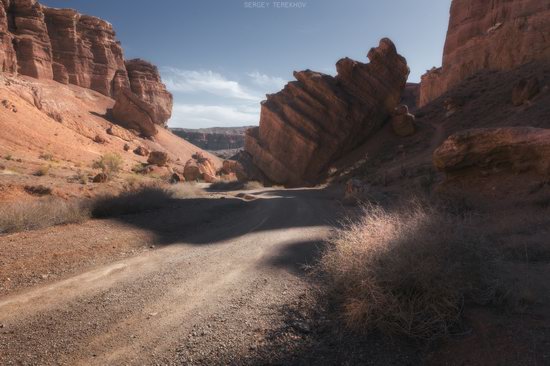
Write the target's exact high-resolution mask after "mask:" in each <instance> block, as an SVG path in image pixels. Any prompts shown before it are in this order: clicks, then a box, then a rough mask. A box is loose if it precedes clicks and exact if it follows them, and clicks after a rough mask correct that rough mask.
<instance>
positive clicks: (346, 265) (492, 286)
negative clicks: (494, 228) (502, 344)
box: [317, 202, 501, 340]
mask: <svg viewBox="0 0 550 366" xmlns="http://www.w3.org/2000/svg"><path fill="white" fill-rule="evenodd" d="M319 264H320V265H319V267H318V270H317V274H319V275H321V276H323V277H324V279H325V280H326V281H325V283H326V284H327V287H326V290H327V294H328V295H329V298H330V299H331V300H333V301H334V302H335V304H336V307H337V309H339V311H341V312H342V316H343V319H344V321H345V323H346V324H347V325H348V326H349V327H350V328H352V329H354V330H357V331H368V330H373V329H377V330H379V331H382V332H383V333H385V334H387V335H390V336H392V335H401V336H403V335H404V336H406V337H410V338H412V339H420V340H434V339H437V338H441V337H445V336H447V335H449V334H450V333H452V331H453V329H456V327H457V326H458V325H460V321H461V314H462V309H463V305H464V304H465V303H468V302H475V303H478V304H486V303H489V302H497V301H499V300H500V299H499V296H500V295H499V294H501V292H500V291H499V288H500V284H499V282H498V280H497V275H496V273H497V271H496V268H497V266H496V264H497V260H496V254H495V253H494V252H493V251H492V250H490V249H489V246H488V245H487V244H486V242H485V241H484V239H483V238H482V237H481V236H480V234H479V232H478V231H476V230H475V229H474V228H472V227H471V226H469V225H468V222H467V219H464V218H460V217H457V216H454V215H451V214H448V213H446V212H445V210H444V209H441V208H434V207H430V206H429V205H427V204H421V203H418V202H412V203H407V204H405V205H404V206H402V207H401V208H399V209H397V210H395V211H388V210H386V209H383V208H381V207H368V208H365V209H364V212H363V214H362V216H361V217H360V219H359V220H358V221H355V222H351V221H350V222H347V223H346V224H345V225H344V227H343V228H342V229H340V230H338V231H337V232H336V234H335V236H334V237H333V238H332V239H331V241H330V243H329V245H328V248H327V249H326V251H325V252H324V254H323V256H322V257H321V259H320V263H319Z"/></svg>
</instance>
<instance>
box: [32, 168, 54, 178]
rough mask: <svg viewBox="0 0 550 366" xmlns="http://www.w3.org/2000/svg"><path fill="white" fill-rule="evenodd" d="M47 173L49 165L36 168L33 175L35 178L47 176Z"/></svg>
mask: <svg viewBox="0 0 550 366" xmlns="http://www.w3.org/2000/svg"><path fill="white" fill-rule="evenodd" d="M49 172H50V166H49V165H42V166H41V167H40V168H38V169H37V170H36V171H35V172H34V175H35V176H37V177H43V176H46V175H48V173H49Z"/></svg>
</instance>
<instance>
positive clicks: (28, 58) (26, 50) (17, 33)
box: [0, 0, 172, 132]
mask: <svg viewBox="0 0 550 366" xmlns="http://www.w3.org/2000/svg"><path fill="white" fill-rule="evenodd" d="M0 41H1V43H0V71H2V72H9V73H12V74H20V75H25V76H31V77H34V78H37V79H46V80H52V79H53V80H55V81H58V82H60V83H62V84H73V85H78V86H81V87H84V88H87V89H92V90H95V91H97V92H99V93H101V94H103V95H106V96H108V97H112V98H117V97H118V96H119V95H120V94H121V91H122V90H126V89H128V90H131V91H132V92H133V93H134V94H135V95H136V96H137V97H138V98H139V99H141V101H142V102H143V103H147V104H148V109H150V110H151V111H152V113H151V119H152V121H153V123H154V124H155V125H161V126H164V125H165V124H166V122H167V121H168V119H169V118H170V116H171V113H172V95H171V94H170V93H169V92H168V91H167V90H166V87H165V86H164V84H162V82H161V80H160V75H159V73H158V70H157V68H156V67H155V66H153V65H151V64H150V63H148V62H146V61H142V60H131V61H125V60H124V54H123V50H122V47H121V45H120V42H119V41H118V40H117V39H116V36H115V31H114V29H113V26H112V25H111V24H110V23H108V22H106V21H104V20H102V19H99V18H96V17H93V16H88V15H83V14H79V13H78V12H76V11H75V10H72V9H54V8H48V7H45V6H43V5H41V4H39V3H38V2H37V1H36V0H2V2H0ZM126 122H127V123H126V124H130V122H128V121H126ZM149 132H150V129H149Z"/></svg>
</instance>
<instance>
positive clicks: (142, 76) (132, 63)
mask: <svg viewBox="0 0 550 366" xmlns="http://www.w3.org/2000/svg"><path fill="white" fill-rule="evenodd" d="M126 70H127V71H128V77H129V79H130V88H131V89H132V92H134V94H136V95H137V96H138V97H140V98H141V99H142V100H144V101H146V102H148V103H150V104H152V105H153V111H154V121H155V123H156V124H158V125H163V126H164V125H166V122H167V121H168V120H169V119H170V117H171V116H172V104H173V98H172V94H170V92H168V90H166V86H165V85H164V84H163V83H162V81H161V79H160V74H159V71H158V69H157V67H156V66H154V65H153V64H151V63H149V62H147V61H144V60H141V59H134V60H129V61H126Z"/></svg>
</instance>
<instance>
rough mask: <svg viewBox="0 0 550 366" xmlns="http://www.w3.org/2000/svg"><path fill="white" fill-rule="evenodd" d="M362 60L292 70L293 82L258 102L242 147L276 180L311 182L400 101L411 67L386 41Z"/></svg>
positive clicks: (294, 182)
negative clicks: (256, 120) (323, 69)
mask: <svg viewBox="0 0 550 366" xmlns="http://www.w3.org/2000/svg"><path fill="white" fill-rule="evenodd" d="M368 58H369V59H370V63H368V64H364V63H361V62H357V61H354V60H351V59H349V58H344V59H341V60H340V61H338V63H337V64H336V68H337V71H338V75H337V76H336V77H332V76H329V75H325V74H321V73H318V72H314V71H311V70H306V71H301V72H295V73H294V77H295V78H296V79H297V81H294V82H290V83H288V84H287V85H286V86H285V88H284V89H283V90H282V91H280V92H278V93H276V94H272V95H268V97H267V100H266V101H264V102H263V103H262V109H261V117H260V126H259V128H253V129H250V130H248V133H247V136H246V140H245V150H246V152H247V153H248V154H250V155H251V156H252V159H253V162H254V164H255V165H256V166H257V167H258V168H259V169H260V170H261V171H262V172H263V173H264V174H265V175H266V176H267V177H268V178H269V179H270V180H271V181H273V182H274V183H279V184H285V185H289V186H296V185H304V184H305V185H308V184H314V183H316V182H317V181H318V179H319V178H320V177H322V176H323V174H325V173H326V172H327V170H328V169H329V167H330V163H332V162H334V161H335V160H336V159H338V158H340V157H342V156H343V155H344V154H346V153H347V152H349V151H351V150H352V149H353V148H354V147H356V146H358V145H359V144H361V143H362V142H364V141H365V139H367V138H368V137H369V136H370V135H371V134H372V133H373V132H375V131H376V130H378V129H379V128H380V127H381V126H382V124H383V123H384V122H386V121H387V119H388V117H389V116H390V115H391V113H392V112H393V111H394V109H395V107H396V106H397V104H398V103H399V101H400V100H401V94H402V91H403V89H404V88H405V84H406V81H407V77H408V74H409V68H408V67H407V62H406V60H405V59H404V58H403V57H402V56H400V55H399V54H398V53H397V51H396V48H395V45H394V44H393V42H392V41H390V40H389V39H382V40H381V41H380V45H379V46H378V47H376V48H372V49H371V50H370V52H369V54H368Z"/></svg>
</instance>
